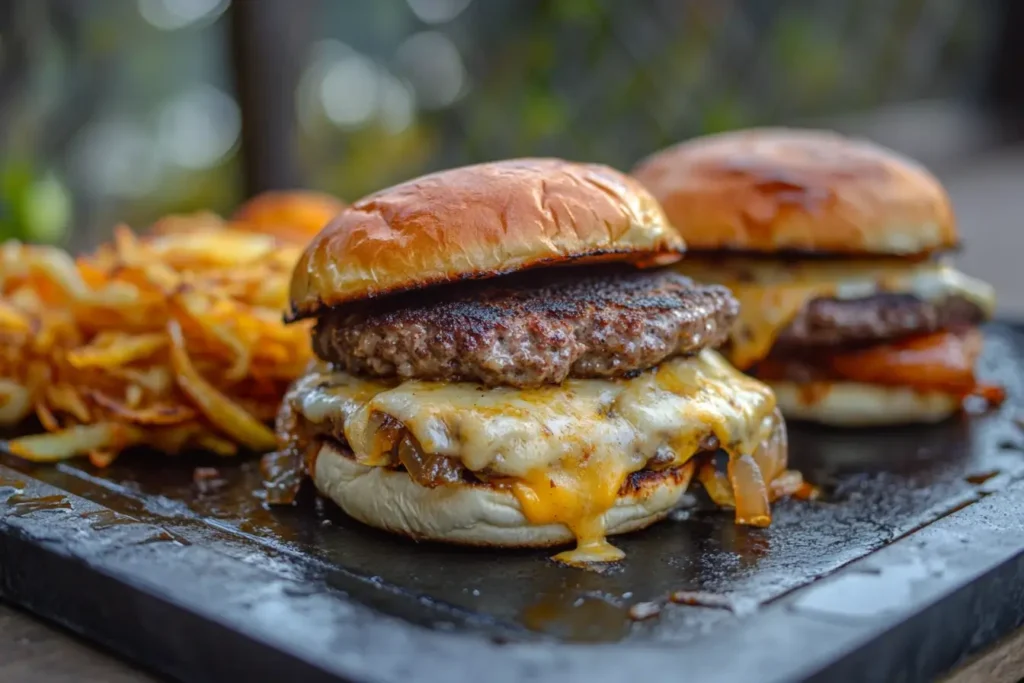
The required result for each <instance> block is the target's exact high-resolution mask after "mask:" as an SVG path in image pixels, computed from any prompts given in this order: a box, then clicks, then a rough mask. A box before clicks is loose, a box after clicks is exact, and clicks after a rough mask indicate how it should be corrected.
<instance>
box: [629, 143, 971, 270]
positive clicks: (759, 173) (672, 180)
mask: <svg viewBox="0 0 1024 683" xmlns="http://www.w3.org/2000/svg"><path fill="white" fill-rule="evenodd" d="M634 176H635V177H636V178H637V179H638V180H640V182H642V183H643V184H644V185H645V186H646V187H647V188H648V189H649V190H650V191H651V193H652V194H653V195H654V196H655V197H656V198H657V199H658V200H659V201H660V202H661V204H662V206H663V207H664V209H665V213H666V215H667V216H668V218H669V220H670V221H671V222H672V224H673V225H674V226H675V227H676V228H677V229H678V230H679V231H680V232H681V233H682V235H683V238H684V239H685V240H686V243H687V245H688V247H689V248H690V249H691V250H714V251H725V250H742V251H751V252H778V251H790V252H817V253H835V254H848V255H862V254H865V255H866V254H889V255H903V256H910V255H920V254H927V253H931V252H934V251H937V250H942V249H948V248H952V247H955V246H956V244H957V233H956V226H955V223H954V217H953V212H952V209H951V207H950V203H949V198H948V197H947V196H946V192H945V190H944V189H943V188H942V185H941V184H940V183H939V181H938V180H937V179H936V178H935V177H934V176H933V175H932V174H931V173H929V172H928V171H927V170H925V169H924V168H923V167H921V166H920V165H918V164H917V163H916V162H914V161H911V160H910V159H907V158H905V157H902V156H900V155H898V154H897V153H896V152H894V151H892V150H889V149H887V148H885V147H881V146H879V145H876V144H874V143H871V142H868V141H865V140H856V139H852V138H847V137H843V136H841V135H839V134H837V133H831V132H826V131H817V130H798V129H784V128H763V129H752V130H746V131H738V132H733V133H723V134H719V135H711V136H707V137H704V138H698V139H695V140H691V141H688V142H684V143H682V144H679V145H676V146H674V147H670V148H669V149H666V150H664V151H662V152H659V153H657V154H654V155H653V156H650V157H648V158H647V159H645V160H644V161H642V162H641V163H640V164H639V165H638V166H637V168H636V169H635V170H634Z"/></svg>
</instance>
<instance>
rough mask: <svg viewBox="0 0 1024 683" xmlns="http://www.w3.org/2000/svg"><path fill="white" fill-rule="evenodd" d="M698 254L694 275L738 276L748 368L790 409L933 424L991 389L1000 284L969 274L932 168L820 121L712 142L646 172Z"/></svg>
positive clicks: (808, 414)
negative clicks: (987, 367) (983, 368)
mask: <svg viewBox="0 0 1024 683" xmlns="http://www.w3.org/2000/svg"><path fill="white" fill-rule="evenodd" d="M634 176H635V177H636V178H637V179H638V180H640V182H642V183H643V184H644V185H645V186H646V187H647V188H648V189H649V190H650V191H651V192H652V194H654V196H655V197H656V198H657V199H658V200H659V201H660V202H661V203H662V205H663V206H664V208H665V211H666V214H667V216H668V218H669V220H670V221H671V222H672V223H673V225H674V226H675V227H676V228H677V229H678V230H679V231H680V232H681V233H682V234H683V236H684V238H685V239H686V240H687V243H688V245H689V247H690V249H691V252H695V253H691V254H690V256H689V257H688V258H687V260H686V261H685V262H684V263H683V264H681V265H680V267H679V268H680V271H681V272H684V273H686V274H688V275H690V276H692V277H693V278H695V279H696V280H698V281H702V282H716V283H720V284H723V285H725V286H727V287H728V288H729V289H730V290H731V291H732V292H733V294H735V295H736V298H737V299H738V300H739V302H740V309H741V313H740V317H739V321H738V323H737V324H736V325H735V327H734V329H733V333H732V335H731V337H730V340H729V342H728V344H727V347H726V348H727V355H728V357H729V358H730V359H731V360H732V362H733V363H735V364H736V366H737V367H739V368H740V369H743V370H747V371H749V372H751V373H752V374H753V375H755V376H757V377H759V378H762V379H764V380H766V381H768V382H769V383H770V384H772V386H773V387H775V388H776V390H777V393H778V397H779V405H780V406H781V407H782V409H783V412H784V413H785V414H786V415H789V416H791V417H796V418H802V419H810V420H816V421H821V422H825V423H830V424H838V425H850V426H863V425H872V424H888V423H898V422H932V421H938V420H941V419H943V418H946V417H948V416H950V415H951V414H953V413H954V412H956V411H957V410H958V409H959V407H960V405H961V402H962V400H963V398H964V397H965V396H967V395H971V394H982V395H984V396H986V397H987V398H989V399H990V400H993V401H997V400H999V398H1000V394H1001V392H1000V391H999V390H998V389H996V388H993V387H986V386H982V385H980V384H979V383H978V382H977V381H976V379H975V376H974V365H975V361H976V359H977V357H978V354H979V353H980V351H981V346H982V344H981V337H980V332H979V330H978V329H977V328H978V325H979V324H980V323H981V322H983V321H984V320H986V319H988V318H990V317H991V316H992V314H993V310H994V307H995V299H994V293H993V290H992V288H991V287H990V286H989V285H988V284H986V283H984V282H981V281H979V280H977V279H974V278H972V277H968V276H967V275H964V274H963V273H960V272H958V271H957V270H955V269H954V268H953V267H952V265H950V263H949V262H948V259H947V257H946V254H947V253H948V252H950V251H952V250H954V249H955V248H957V246H958V235H957V231H956V224H955V220H954V216H953V211H952V208H951V206H950V202H949V198H948V197H947V196H946V193H945V191H944V189H943V188H942V185H941V184H940V183H939V181H938V180H937V179H936V178H935V177H934V176H932V175H931V174H930V173H929V172H928V171H926V170H925V169H924V168H922V167H921V166H919V165H918V164H916V163H915V162H913V161H911V160H909V159H906V158H904V157H902V156H899V155H898V154H896V153H895V152H893V151H891V150H888V149H885V148H883V147H880V146H878V145H875V144H872V143H870V142H866V141H863V140H853V139H850V138H845V137H842V136H840V135H837V134H834V133H827V132H823V131H812V130H790V129H758V130H749V131H741V132H736V133H726V134H721V135H714V136H709V137H706V138H701V139H697V140H693V141H690V142H685V143H682V144H680V145H677V146H675V147H672V148H669V149H667V150H665V151H662V152H660V153H657V154H654V155H652V156H651V157H649V158H648V159H646V160H645V161H643V162H641V163H640V164H639V166H638V167H637V168H636V170H635V171H634Z"/></svg>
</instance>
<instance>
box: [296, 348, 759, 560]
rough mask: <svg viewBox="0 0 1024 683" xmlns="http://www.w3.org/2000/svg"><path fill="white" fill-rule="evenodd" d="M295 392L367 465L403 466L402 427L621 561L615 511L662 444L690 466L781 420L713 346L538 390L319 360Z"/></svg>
mask: <svg viewBox="0 0 1024 683" xmlns="http://www.w3.org/2000/svg"><path fill="white" fill-rule="evenodd" d="M290 396H291V397H292V398H291V399H290V400H292V401H294V407H295V408H296V410H298V411H299V412H300V413H301V414H302V415H303V416H305V418H306V419H307V420H310V421H311V422H314V423H323V422H325V421H328V420H330V421H332V423H333V424H335V425H338V424H340V425H341V428H342V430H343V432H344V436H345V439H346V441H347V442H348V445H349V447H350V448H351V449H352V451H353V453H354V456H355V458H356V460H357V461H359V462H360V463H362V464H364V465H370V466H386V465H390V464H393V462H394V461H393V456H391V455H390V454H389V452H388V451H389V449H390V445H391V444H392V443H394V441H395V437H394V434H393V433H390V434H389V433H388V432H389V429H393V425H394V424H395V423H398V424H399V425H400V427H401V428H402V429H404V430H408V433H409V435H411V436H412V437H413V438H414V439H415V440H416V442H417V445H418V447H419V448H420V449H421V450H422V452H423V453H424V454H426V455H444V456H449V457H453V458H458V459H459V460H460V461H461V462H462V463H463V464H464V465H465V467H466V468H467V469H469V470H471V471H473V472H476V473H479V474H480V475H481V476H482V477H483V478H485V479H486V480H488V481H492V482H495V483H496V484H497V485H500V486H507V487H508V488H509V490H510V491H511V492H512V493H513V495H515V497H516V498H517V500H518V501H519V504H520V506H521V508H522V510H523V514H524V515H525V517H526V518H527V519H528V520H529V521H530V522H531V523H532V524H538V525H540V524H550V523H561V524H564V525H565V526H566V527H567V528H568V529H569V530H571V531H572V532H573V534H574V535H575V536H576V538H577V541H578V549H577V550H578V552H577V553H576V554H570V555H568V556H565V555H563V556H561V559H564V560H567V561H569V560H574V561H580V560H587V559H589V560H594V559H601V560H610V559H618V558H619V557H621V553H620V551H618V550H617V549H615V548H613V547H612V546H610V545H608V544H607V543H606V541H605V540H604V527H603V517H604V513H606V512H607V511H608V510H610V509H611V508H612V507H613V506H614V505H615V503H616V500H617V498H618V493H619V490H620V489H621V488H622V485H623V483H624V482H625V480H626V477H628V476H629V475H630V474H631V473H633V472H636V471H638V470H640V469H642V468H643V467H644V466H645V465H646V463H647V461H648V460H650V459H651V458H652V457H653V456H654V455H655V453H656V452H658V451H659V450H660V449H665V448H668V449H670V451H671V453H672V454H673V455H674V460H673V462H672V463H671V465H670V466H678V465H682V464H684V463H686V462H687V461H688V460H689V459H690V458H692V457H693V455H694V454H695V453H696V452H697V451H698V449H699V444H700V442H701V441H702V439H703V438H704V437H706V436H708V435H709V434H713V435H714V436H715V437H717V439H718V441H719V443H720V444H721V446H722V448H723V449H724V450H726V451H727V452H729V453H730V454H733V455H735V456H742V455H747V454H751V453H754V452H755V450H756V449H758V448H759V447H760V444H761V443H762V442H764V441H765V440H766V439H767V438H768V437H769V436H770V434H771V431H772V430H773V429H774V427H775V421H774V419H773V418H772V417H771V416H772V415H773V411H774V409H775V397H774V395H773V394H772V392H771V390H770V389H769V388H768V387H767V386H765V385H764V384H762V383H760V382H758V381H756V380H753V379H751V378H749V377H746V376H745V375H742V374H740V373H739V372H738V371H737V370H736V369H735V368H733V367H732V366H731V365H729V364H728V363H727V362H726V361H725V360H724V359H723V358H722V357H721V356H720V355H718V354H717V353H715V352H714V351H709V350H706V351H703V352H702V353H701V354H699V355H698V356H695V357H692V358H678V359H674V360H670V361H668V362H666V363H663V364H662V365H661V366H660V367H658V368H657V369H655V370H652V371H648V372H645V373H643V374H641V375H639V376H637V377H634V378H632V379H623V380H568V381H566V382H564V383H562V384H560V385H553V386H545V387H540V388H534V389H515V388H511V387H496V388H485V387H481V386H478V385H474V384H463V383H441V382H423V381H407V382H402V383H398V384H385V383H380V382H372V381H367V380H363V379H359V378H356V377H354V376H352V375H348V374H346V373H341V372H334V373H332V372H330V371H329V369H327V368H326V367H319V368H316V369H314V371H313V372H311V373H310V374H309V375H307V376H306V377H305V378H304V379H303V380H301V381H300V383H299V384H298V385H296V387H295V389H294V390H293V391H292V392H290ZM385 425H391V426H392V427H390V428H388V427H385ZM662 452H663V451H662Z"/></svg>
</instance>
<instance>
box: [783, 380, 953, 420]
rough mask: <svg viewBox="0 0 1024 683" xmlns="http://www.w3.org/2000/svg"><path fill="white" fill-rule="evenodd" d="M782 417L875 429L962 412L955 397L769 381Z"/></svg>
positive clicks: (857, 385)
mask: <svg viewBox="0 0 1024 683" xmlns="http://www.w3.org/2000/svg"><path fill="white" fill-rule="evenodd" d="M769 384H770V385H771V387H772V389H773V390H774V391H775V398H776V400H777V402H778V406H779V408H781V409H782V414H783V415H785V416H786V418H787V419H789V420H806V421H809V422H819V423H821V424H826V425H833V426H837V427H873V426H883V425H899V424H913V423H934V422H940V421H942V420H945V419H946V418H948V417H950V416H951V415H954V414H955V413H957V412H958V411H959V410H960V404H961V401H960V399H959V398H957V397H956V396H954V395H951V394H944V393H941V392H937V391H924V392H922V391H914V390H913V389H910V388H907V387H888V386H882V385H877V384H860V383H857V382H834V383H830V384H820V385H814V386H804V385H801V384H798V383H796V382H769Z"/></svg>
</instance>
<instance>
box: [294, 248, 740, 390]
mask: <svg viewBox="0 0 1024 683" xmlns="http://www.w3.org/2000/svg"><path fill="white" fill-rule="evenodd" d="M738 308H739V305H738V304H737V302H736V300H735V299H734V298H733V296H732V294H731V293H730V292H729V290H727V289H726V288H724V287H720V286H717V285H697V284H695V283H694V282H693V281H692V280H690V279H689V278H686V277H684V276H682V275H679V274H677V273H674V272H671V271H667V270H659V271H638V270H635V269H624V268H587V269H585V270H584V269H577V268H564V269H549V270H540V271H533V272H526V273H520V274H517V275H513V276H506V277H501V278H495V279H493V280H489V281H486V282H469V283H461V284H458V285H450V286H447V287H442V288H432V289H430V290H427V291H422V292H417V293H413V294H410V295H400V296H397V297H390V298H388V299H384V300H377V301H371V302H366V303H364V304H363V305H362V306H361V308H360V309H358V310H356V309H352V308H347V309H342V310H336V311H333V312H331V313H328V314H327V315H326V316H324V317H322V318H321V319H320V322H319V323H318V325H317V328H316V330H315V332H314V335H313V347H314V350H315V352H316V354H317V355H318V356H319V357H320V358H322V359H323V360H325V361H328V362H331V363H334V364H336V365H337V366H339V367H340V368H342V369H345V370H347V371H349V372H351V373H353V374H357V375H363V376H375V377H398V378H401V379H413V378H416V379H427V380H441V381H469V382H479V383H481V384H484V385H487V386H498V385H509V386H515V387H524V386H537V385H542V384H555V383H559V382H562V381H563V380H565V379H566V378H567V377H581V378H583V377H616V376H622V375H626V374H628V373H630V372H634V371H637V370H643V369H645V368H649V367H652V366H654V365H657V364H658V363H660V362H662V361H663V360H665V359H667V358H669V357H672V356H676V355H683V354H693V353H696V352H698V351H700V350H701V349H703V348H705V347H715V346H718V345H719V344H721V343H722V342H723V341H724V340H725V338H726V335H727V333H728V330H729V328H730V326H731V325H732V323H733V321H734V320H735V318H736V315H737V313H738Z"/></svg>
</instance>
